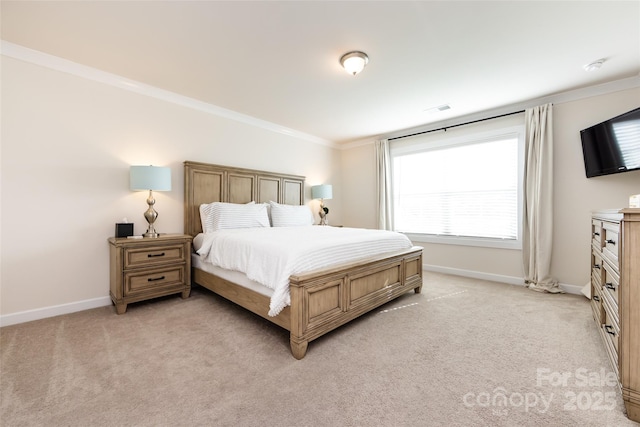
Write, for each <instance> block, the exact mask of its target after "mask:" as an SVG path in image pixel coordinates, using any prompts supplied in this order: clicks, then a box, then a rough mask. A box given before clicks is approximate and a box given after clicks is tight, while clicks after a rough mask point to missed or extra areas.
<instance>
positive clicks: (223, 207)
mask: <svg viewBox="0 0 640 427" xmlns="http://www.w3.org/2000/svg"><path fill="white" fill-rule="evenodd" d="M200 219H201V221H202V231H203V232H204V233H211V232H213V231H217V230H223V229H229V228H251V227H270V226H271V224H269V215H268V214H267V205H266V204H264V203H260V204H255V203H254V202H251V203H247V204H246V205H243V204H238V203H223V202H214V203H209V204H202V205H200Z"/></svg>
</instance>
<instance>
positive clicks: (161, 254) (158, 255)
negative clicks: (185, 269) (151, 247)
mask: <svg viewBox="0 0 640 427" xmlns="http://www.w3.org/2000/svg"><path fill="white" fill-rule="evenodd" d="M160 256H164V252H161V253H159V254H148V255H147V257H148V258H155V257H160Z"/></svg>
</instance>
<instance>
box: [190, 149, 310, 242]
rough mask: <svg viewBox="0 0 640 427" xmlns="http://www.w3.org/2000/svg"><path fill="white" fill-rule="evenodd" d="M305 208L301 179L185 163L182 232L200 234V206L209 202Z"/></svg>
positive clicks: (301, 177)
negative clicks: (279, 204)
mask: <svg viewBox="0 0 640 427" xmlns="http://www.w3.org/2000/svg"><path fill="white" fill-rule="evenodd" d="M252 200H253V201H255V202H256V203H265V202H269V201H274V202H278V203H282V204H287V205H303V204H304V177H303V176H297V175H285V174H279V173H273V172H265V171H259V170H253V169H241V168H234V167H228V166H220V165H212V164H208V163H199V162H191V161H186V162H184V232H185V234H189V235H191V236H195V235H196V234H198V233H201V232H202V223H201V221H200V205H201V204H203V203H212V202H229V203H248V202H250V201H252Z"/></svg>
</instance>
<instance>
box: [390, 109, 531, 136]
mask: <svg viewBox="0 0 640 427" xmlns="http://www.w3.org/2000/svg"><path fill="white" fill-rule="evenodd" d="M524 111H525V110H520V111H514V112H513V113H506V114H500V115H499V116H493V117H487V118H486V119H478V120H473V121H470V122H466V123H458V124H457V125H451V126H445V127H441V128H438V129H431V130H425V131H423V132H417V133H412V134H410V135H404V136H396V137H394V138H387V141H393V140H394V139H402V138H409V137H410V136H416V135H422V134H425V133H431V132H437V131H439V130H444V131H445V132H446V131H447V129H451V128H455V127H458V126H464V125H470V124H472V123H478V122H484V121H485V120H493V119H499V118H500V117H507V116H513V115H514V114H520V113H524Z"/></svg>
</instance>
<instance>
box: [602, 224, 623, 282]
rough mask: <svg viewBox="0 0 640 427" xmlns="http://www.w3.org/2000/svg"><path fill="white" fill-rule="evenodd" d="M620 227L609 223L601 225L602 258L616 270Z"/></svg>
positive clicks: (618, 267)
mask: <svg viewBox="0 0 640 427" xmlns="http://www.w3.org/2000/svg"><path fill="white" fill-rule="evenodd" d="M619 239H620V225H619V224H616V223H611V222H603V223H602V256H603V257H604V258H606V259H607V261H609V262H610V263H611V264H612V265H613V266H614V267H615V268H616V269H617V270H619V269H620V262H619V261H618V258H619V256H620V255H619V254H620V245H619Z"/></svg>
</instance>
